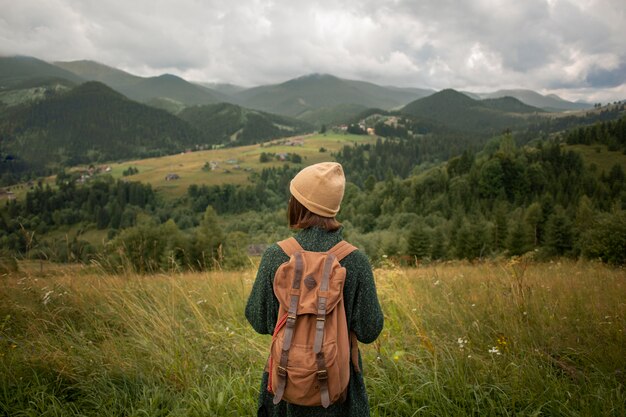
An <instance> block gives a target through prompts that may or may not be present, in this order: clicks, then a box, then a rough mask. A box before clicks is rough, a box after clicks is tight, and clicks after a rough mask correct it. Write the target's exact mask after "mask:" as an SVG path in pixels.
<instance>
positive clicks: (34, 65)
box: [0, 56, 85, 91]
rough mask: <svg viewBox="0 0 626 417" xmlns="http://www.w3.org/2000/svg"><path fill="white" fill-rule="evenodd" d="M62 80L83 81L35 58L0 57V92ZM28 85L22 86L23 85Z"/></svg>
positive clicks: (70, 73)
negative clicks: (52, 80) (51, 80)
mask: <svg viewBox="0 0 626 417" xmlns="http://www.w3.org/2000/svg"><path fill="white" fill-rule="evenodd" d="M59 78H60V79H64V80H67V81H70V82H72V83H76V84H79V83H81V82H84V81H85V80H84V79H83V78H82V77H80V76H78V75H76V74H74V73H72V72H70V71H66V70H64V69H63V68H59V67H56V66H54V65H52V64H49V63H47V62H45V61H42V60H40V59H37V58H31V57H26V56H11V57H3V56H0V91H3V90H8V89H11V88H15V87H20V88H22V87H34V86H37V85H39V84H41V83H43V84H46V83H49V80H50V79H57V80H58V79H59ZM25 82H27V83H28V85H27V86H24V85H22V84H23V83H25Z"/></svg>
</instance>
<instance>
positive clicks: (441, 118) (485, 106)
mask: <svg viewBox="0 0 626 417" xmlns="http://www.w3.org/2000/svg"><path fill="white" fill-rule="evenodd" d="M540 112H543V111H542V110H541V109H539V108H534V107H531V106H528V105H526V104H524V103H522V102H521V101H519V100H517V99H515V98H513V97H505V98H499V99H489V100H475V99H473V98H471V97H469V96H467V95H466V94H463V93H460V92H458V91H456V90H452V89H446V90H442V91H440V92H438V93H435V94H433V95H431V96H428V97H425V98H422V99H419V100H415V101H413V102H411V103H409V104H407V105H406V106H405V107H404V108H402V109H401V113H403V114H406V115H409V116H411V117H413V118H414V119H416V120H418V121H419V120H423V121H429V122H436V123H438V124H439V125H441V126H445V127H448V128H451V129H454V130H457V131H469V132H475V133H488V132H492V133H498V132H500V131H501V130H503V129H511V128H515V127H517V126H520V125H522V124H524V123H525V122H526V120H525V118H524V117H522V115H524V114H528V113H540Z"/></svg>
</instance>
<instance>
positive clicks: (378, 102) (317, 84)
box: [236, 74, 426, 117]
mask: <svg viewBox="0 0 626 417" xmlns="http://www.w3.org/2000/svg"><path fill="white" fill-rule="evenodd" d="M419 91H421V90H417V91H412V90H405V89H394V88H386V87H381V86H378V85H375V84H371V83H367V82H364V81H352V80H344V79H341V78H337V77H335V76H332V75H326V74H312V75H307V76H304V77H300V78H295V79H293V80H289V81H286V82H284V83H282V84H276V85H269V86H261V87H255V88H251V89H248V90H245V91H242V92H241V93H238V94H237V95H236V98H238V99H240V100H241V102H242V103H243V105H245V106H246V107H250V108H254V109H260V110H263V111H267V112H270V113H277V114H282V115H286V116H292V117H298V116H300V115H301V114H303V113H305V112H307V111H310V110H316V109H320V108H323V107H334V106H338V105H342V104H356V105H360V106H364V107H379V108H384V109H390V108H393V107H398V106H402V105H404V104H406V103H409V102H410V101H411V100H415V99H416V98H419V97H421V96H420V92H419ZM424 94H426V93H424Z"/></svg>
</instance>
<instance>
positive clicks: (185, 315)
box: [0, 261, 626, 416]
mask: <svg viewBox="0 0 626 417" xmlns="http://www.w3.org/2000/svg"><path fill="white" fill-rule="evenodd" d="M254 273H255V272H254V271H253V270H248V271H243V272H212V273H204V274H200V273H186V274H170V275H165V274H164V275H152V276H136V275H131V274H127V275H124V276H110V275H104V274H101V273H94V272H82V273H81V272H80V271H76V270H72V271H71V273H70V272H67V273H62V272H61V273H57V274H55V275H53V276H43V275H38V274H37V272H36V271H33V272H31V273H25V274H23V275H22V276H17V277H16V276H11V277H4V278H1V287H0V337H1V339H0V384H1V389H0V412H1V413H3V414H4V415H11V416H31V415H32V416H35V415H37V416H39V415H50V416H64V415H71V416H78V415H80V416H90V415H124V416H148V415H149V416H160V415H163V416H165V415H168V416H176V415H180V416H196V415H197V416H200V415H210V416H212V415H216V416H221V415H228V416H237V415H239V416H242V415H243V416H248V415H254V414H255V405H256V399H257V396H258V392H259V388H260V386H259V384H260V376H261V371H262V369H263V366H264V363H265V359H266V355H267V349H268V344H269V340H268V338H267V336H260V335H256V334H255V333H254V331H253V330H252V329H251V328H250V327H249V325H248V324H247V323H246V321H245V319H244V317H243V309H244V306H245V302H246V299H247V295H248V293H249V291H250V287H251V284H252V280H253V279H254ZM375 275H376V279H377V285H378V290H379V297H380V300H381V304H382V306H383V309H384V312H385V318H386V322H385V329H384V331H383V333H382V334H381V336H380V338H379V339H378V340H377V341H376V342H375V343H373V344H371V345H367V346H362V353H363V360H364V368H365V378H366V384H367V387H368V392H369V395H370V405H371V409H372V414H373V415H375V416H412V415H451V416H452V415H454V416H456V415H516V416H517V415H567V416H575V415H615V416H621V415H626V405H625V402H626V394H625V392H624V383H625V381H626V377H625V374H624V372H626V348H625V346H626V337H625V336H624V331H625V330H626V320H625V317H626V301H624V300H626V275H625V273H624V271H623V270H620V269H609V268H607V267H605V266H602V265H598V264H593V263H573V262H563V263H551V264H532V263H530V264H529V263H525V262H523V261H522V262H518V261H513V262H509V263H487V264H480V265H469V264H460V263H454V264H439V265H432V266H426V267H420V268H418V269H401V268H396V267H394V266H393V265H388V266H386V267H385V268H383V269H380V270H377V271H376V274H375Z"/></svg>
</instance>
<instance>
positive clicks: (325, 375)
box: [317, 369, 328, 381]
mask: <svg viewBox="0 0 626 417" xmlns="http://www.w3.org/2000/svg"><path fill="white" fill-rule="evenodd" d="M317 379H319V380H320V381H323V380H325V379H328V371H327V370H326V369H322V370H321V371H317Z"/></svg>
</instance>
